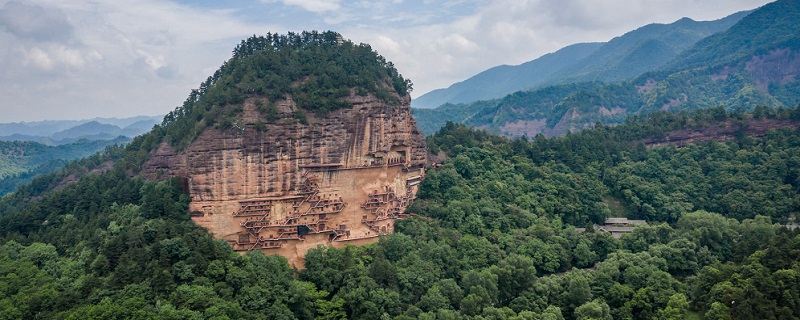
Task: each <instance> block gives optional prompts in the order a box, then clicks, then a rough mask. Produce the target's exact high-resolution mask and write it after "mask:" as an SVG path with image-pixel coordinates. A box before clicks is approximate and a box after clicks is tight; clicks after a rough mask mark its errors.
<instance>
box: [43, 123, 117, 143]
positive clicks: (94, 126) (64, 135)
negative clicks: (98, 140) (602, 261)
mask: <svg viewBox="0 0 800 320" xmlns="http://www.w3.org/2000/svg"><path fill="white" fill-rule="evenodd" d="M121 130H122V129H121V128H120V127H117V126H115V125H112V124H103V123H100V122H97V121H90V122H87V123H84V124H81V125H77V126H74V127H72V128H69V129H67V130H63V131H59V132H56V133H54V134H52V135H51V137H53V138H55V139H58V140H64V139H75V138H80V137H85V136H98V135H103V136H116V135H118V134H119V132H120V131H121Z"/></svg>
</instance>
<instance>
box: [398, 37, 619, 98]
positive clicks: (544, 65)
mask: <svg viewBox="0 0 800 320" xmlns="http://www.w3.org/2000/svg"><path fill="white" fill-rule="evenodd" d="M602 45H603V44H602V43H578V44H573V45H571V46H567V47H564V48H563V49H560V50H558V51H556V52H553V53H548V54H546V55H543V56H541V57H539V58H538V59H535V60H532V61H528V62H526V63H523V64H521V65H517V66H508V65H502V66H497V67H494V68H491V69H489V70H486V71H483V72H481V73H479V74H477V75H475V76H473V77H471V78H469V79H467V80H464V81H462V82H458V83H455V84H453V85H451V86H450V87H448V88H446V89H437V90H433V91H431V92H428V93H426V94H423V95H422V96H420V97H418V98H416V99H414V100H412V101H411V105H412V106H413V107H414V108H435V107H438V106H440V105H442V104H445V103H453V104H457V103H466V102H472V101H477V100H487V99H494V98H500V97H502V96H504V95H506V94H509V93H511V92H514V91H519V90H523V89H527V88H530V87H532V86H534V85H535V84H537V83H540V82H542V81H545V80H546V79H548V77H549V76H551V75H553V74H555V73H556V72H558V71H559V70H561V69H563V68H565V67H566V66H569V65H571V64H573V63H576V62H578V61H581V60H583V59H584V58H586V57H587V56H589V55H591V54H592V53H593V52H595V51H596V50H597V49H598V48H600V47H601V46H602Z"/></svg>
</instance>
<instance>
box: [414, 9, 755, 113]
mask: <svg viewBox="0 0 800 320" xmlns="http://www.w3.org/2000/svg"><path fill="white" fill-rule="evenodd" d="M749 13H750V11H743V12H738V13H735V14H732V15H729V16H727V17H725V18H722V19H719V20H714V21H694V20H692V19H689V18H682V19H680V20H678V21H675V22H673V23H671V24H658V23H653V24H649V25H646V26H643V27H641V28H638V29H636V30H633V31H630V32H628V33H625V34H624V35H622V36H619V37H616V38H614V39H612V40H611V41H609V42H599V43H578V44H574V45H571V46H567V47H565V48H563V49H560V50H558V51H556V52H553V53H549V54H546V55H544V56H542V57H540V58H537V59H535V60H532V61H529V62H526V63H523V64H521V65H518V66H506V65H503V66H497V67H494V68H491V69H488V70H486V71H483V72H481V73H479V74H477V75H475V76H473V77H471V78H469V79H467V80H464V81H462V82H459V83H456V84H453V85H451V86H450V87H448V88H446V89H438V90H434V91H431V92H429V93H426V94H424V95H422V96H420V97H418V98H416V99H414V100H412V107H414V108H435V107H438V106H440V105H442V104H444V103H468V102H472V101H477V100H488V99H496V98H501V97H503V96H505V95H507V94H510V93H513V92H515V91H519V90H527V89H532V88H536V87H541V86H544V85H553V84H566V83H575V82H582V81H605V82H615V81H623V80H628V79H631V78H633V77H636V76H638V75H640V74H642V73H643V72H647V71H652V70H656V69H658V68H659V67H662V66H663V65H665V64H666V63H667V62H669V61H670V60H672V59H673V58H675V57H676V56H677V55H678V54H680V53H682V52H683V51H685V50H686V49H688V48H690V47H691V46H692V45H694V44H695V43H696V42H697V41H699V40H701V39H703V38H705V37H707V36H709V35H711V34H714V33H717V32H720V31H724V30H726V29H728V28H730V27H731V26H732V25H734V24H735V23H736V22H738V21H739V20H741V19H742V18H743V17H744V16H746V15H747V14H749Z"/></svg>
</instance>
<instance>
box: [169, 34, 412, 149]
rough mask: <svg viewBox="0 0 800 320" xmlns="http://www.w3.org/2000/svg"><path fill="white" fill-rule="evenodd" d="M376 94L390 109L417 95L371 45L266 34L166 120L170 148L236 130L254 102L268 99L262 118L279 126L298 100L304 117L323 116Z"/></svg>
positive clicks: (239, 49) (242, 47) (333, 37)
mask: <svg viewBox="0 0 800 320" xmlns="http://www.w3.org/2000/svg"><path fill="white" fill-rule="evenodd" d="M351 90H353V91H354V92H353V93H352V94H356V95H360V96H366V95H367V94H372V95H374V96H375V97H377V98H378V99H381V100H383V101H385V102H387V103H390V104H392V105H399V104H400V101H399V100H398V95H399V96H400V97H405V96H406V95H408V94H409V93H410V92H411V90H412V84H411V81H410V80H408V79H404V78H403V77H402V76H401V75H400V74H399V73H398V71H397V69H396V68H395V67H394V65H393V64H392V62H390V61H387V60H386V59H385V58H384V57H382V56H381V55H379V54H378V53H376V52H375V51H374V50H372V48H371V47H370V46H369V45H367V44H363V43H362V44H354V43H353V42H350V41H349V40H345V39H343V38H342V36H341V35H340V34H338V33H336V32H333V31H325V32H318V31H303V32H301V33H293V32H289V33H287V34H285V35H281V34H272V33H268V34H267V35H266V36H252V37H250V38H248V39H246V40H242V42H241V43H240V44H239V45H237V46H236V48H235V49H234V50H233V56H232V57H231V58H230V59H229V60H228V61H226V62H225V63H224V64H223V65H222V66H221V67H220V68H219V69H218V70H217V71H216V72H214V74H213V75H212V76H210V77H208V79H206V81H204V82H203V83H201V84H200V87H199V88H198V89H195V90H192V91H191V93H190V94H189V97H188V98H187V99H186V101H185V102H184V103H183V104H182V105H181V106H178V107H177V108H176V109H175V110H174V111H172V112H170V113H168V114H167V115H166V116H165V117H164V121H163V123H162V124H161V126H162V127H167V130H168V131H169V133H170V134H169V135H168V136H167V138H168V140H169V142H170V143H171V144H172V145H174V146H177V147H178V148H183V147H185V146H186V145H188V144H189V143H191V142H192V141H193V140H194V138H195V137H196V136H197V135H198V134H200V132H202V130H203V129H205V128H206V127H208V126H212V125H213V126H216V127H218V128H221V129H229V128H231V127H233V126H234V125H236V120H237V118H236V117H237V116H238V115H239V114H240V113H241V111H242V104H243V103H244V101H245V99H246V98H248V97H255V96H257V97H259V98H265V97H266V98H267V100H268V101H267V102H266V103H261V102H260V101H259V102H260V104H259V106H258V107H259V111H260V112H261V113H262V114H264V115H265V117H266V119H267V120H268V121H275V120H277V119H279V116H278V114H277V111H276V107H275V103H277V102H278V101H282V100H287V99H293V100H294V102H296V103H297V105H298V107H299V108H300V109H301V110H298V113H297V114H296V115H295V118H296V119H297V120H299V121H300V122H305V121H306V120H305V114H304V112H305V111H307V112H313V113H316V114H317V115H325V114H327V113H328V112H330V111H333V110H336V109H339V108H343V107H348V106H350V105H351V104H350V103H347V102H346V101H345V100H344V98H346V97H348V96H350V95H351Z"/></svg>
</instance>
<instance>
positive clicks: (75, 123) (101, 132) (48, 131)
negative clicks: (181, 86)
mask: <svg viewBox="0 0 800 320" xmlns="http://www.w3.org/2000/svg"><path fill="white" fill-rule="evenodd" d="M162 118H163V117H162V116H136V117H130V118H94V119H85V120H45V121H33V122H13V123H0V141H34V142H38V143H42V144H45V145H62V144H69V143H73V142H76V141H78V140H81V139H89V140H108V139H114V138H116V137H117V136H120V135H122V136H125V137H129V138H133V137H135V136H138V135H141V134H144V133H146V132H148V131H149V130H150V129H152V127H153V125H155V124H157V123H160V122H161V120H162ZM121 128H122V129H121Z"/></svg>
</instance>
